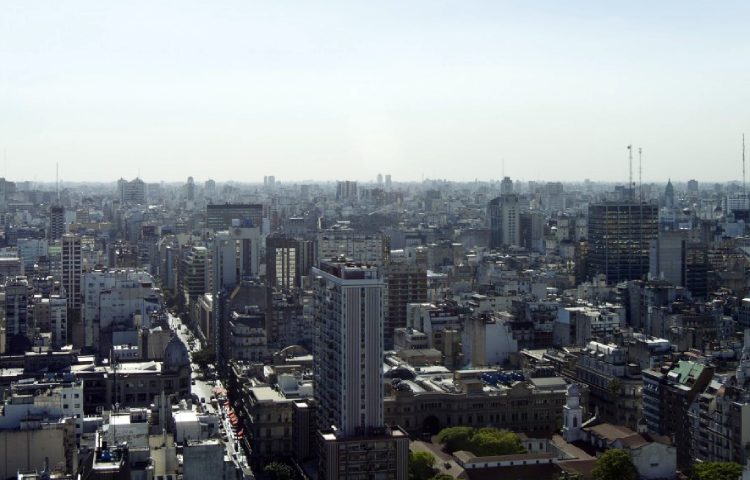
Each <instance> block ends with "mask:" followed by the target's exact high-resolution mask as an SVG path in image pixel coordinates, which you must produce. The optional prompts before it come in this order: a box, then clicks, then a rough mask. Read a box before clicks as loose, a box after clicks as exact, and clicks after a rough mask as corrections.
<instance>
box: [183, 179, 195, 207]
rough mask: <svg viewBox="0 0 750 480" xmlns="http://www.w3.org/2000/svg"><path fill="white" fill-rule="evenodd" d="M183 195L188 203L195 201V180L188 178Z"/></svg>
mask: <svg viewBox="0 0 750 480" xmlns="http://www.w3.org/2000/svg"><path fill="white" fill-rule="evenodd" d="M185 195H186V196H187V200H188V202H192V201H195V180H193V177H188V179H187V185H185Z"/></svg>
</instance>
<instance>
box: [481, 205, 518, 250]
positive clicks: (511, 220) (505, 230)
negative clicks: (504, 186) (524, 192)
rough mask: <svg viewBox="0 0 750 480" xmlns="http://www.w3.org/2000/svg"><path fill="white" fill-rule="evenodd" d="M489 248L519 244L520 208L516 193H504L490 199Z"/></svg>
mask: <svg viewBox="0 0 750 480" xmlns="http://www.w3.org/2000/svg"><path fill="white" fill-rule="evenodd" d="M487 210H488V214H489V217H490V248H500V247H509V246H511V245H520V244H521V229H520V220H521V208H520V203H519V198H518V195H516V194H506V195H500V196H499V197H497V198H495V199H493V200H491V201H490V204H489V206H488V208H487Z"/></svg>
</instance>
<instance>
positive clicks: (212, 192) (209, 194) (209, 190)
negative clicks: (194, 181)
mask: <svg viewBox="0 0 750 480" xmlns="http://www.w3.org/2000/svg"><path fill="white" fill-rule="evenodd" d="M203 194H204V195H205V196H206V198H209V199H212V198H214V197H216V182H215V181H214V180H211V179H210V178H209V179H208V180H206V183H204V184H203Z"/></svg>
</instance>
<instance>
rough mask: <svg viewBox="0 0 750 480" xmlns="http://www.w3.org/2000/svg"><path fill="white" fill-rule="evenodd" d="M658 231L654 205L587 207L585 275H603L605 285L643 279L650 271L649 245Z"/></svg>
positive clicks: (600, 204) (634, 203)
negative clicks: (606, 283)
mask: <svg viewBox="0 0 750 480" xmlns="http://www.w3.org/2000/svg"><path fill="white" fill-rule="evenodd" d="M658 231H659V224H658V208H657V206H656V205H652V204H649V203H637V202H604V203H598V204H592V205H590V206H589V218H588V235H589V238H588V240H589V242H588V248H589V252H588V259H587V265H588V276H589V277H593V276H594V275H598V274H601V273H603V274H604V275H606V277H607V282H608V283H619V282H622V281H626V280H639V279H642V278H644V277H645V276H646V274H647V273H648V269H649V246H650V244H651V242H652V241H653V240H655V239H656V238H657V235H658Z"/></svg>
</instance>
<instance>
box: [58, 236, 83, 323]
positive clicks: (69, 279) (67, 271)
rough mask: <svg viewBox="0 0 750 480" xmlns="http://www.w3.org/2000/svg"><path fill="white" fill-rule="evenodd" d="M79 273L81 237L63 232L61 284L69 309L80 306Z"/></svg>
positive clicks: (80, 272)
mask: <svg viewBox="0 0 750 480" xmlns="http://www.w3.org/2000/svg"><path fill="white" fill-rule="evenodd" d="M81 275H83V262H82V258H81V237H79V236H78V235H73V234H65V235H63V237H62V286H63V288H64V289H65V298H66V299H67V301H68V308H69V309H70V308H72V309H80V308H81Z"/></svg>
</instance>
